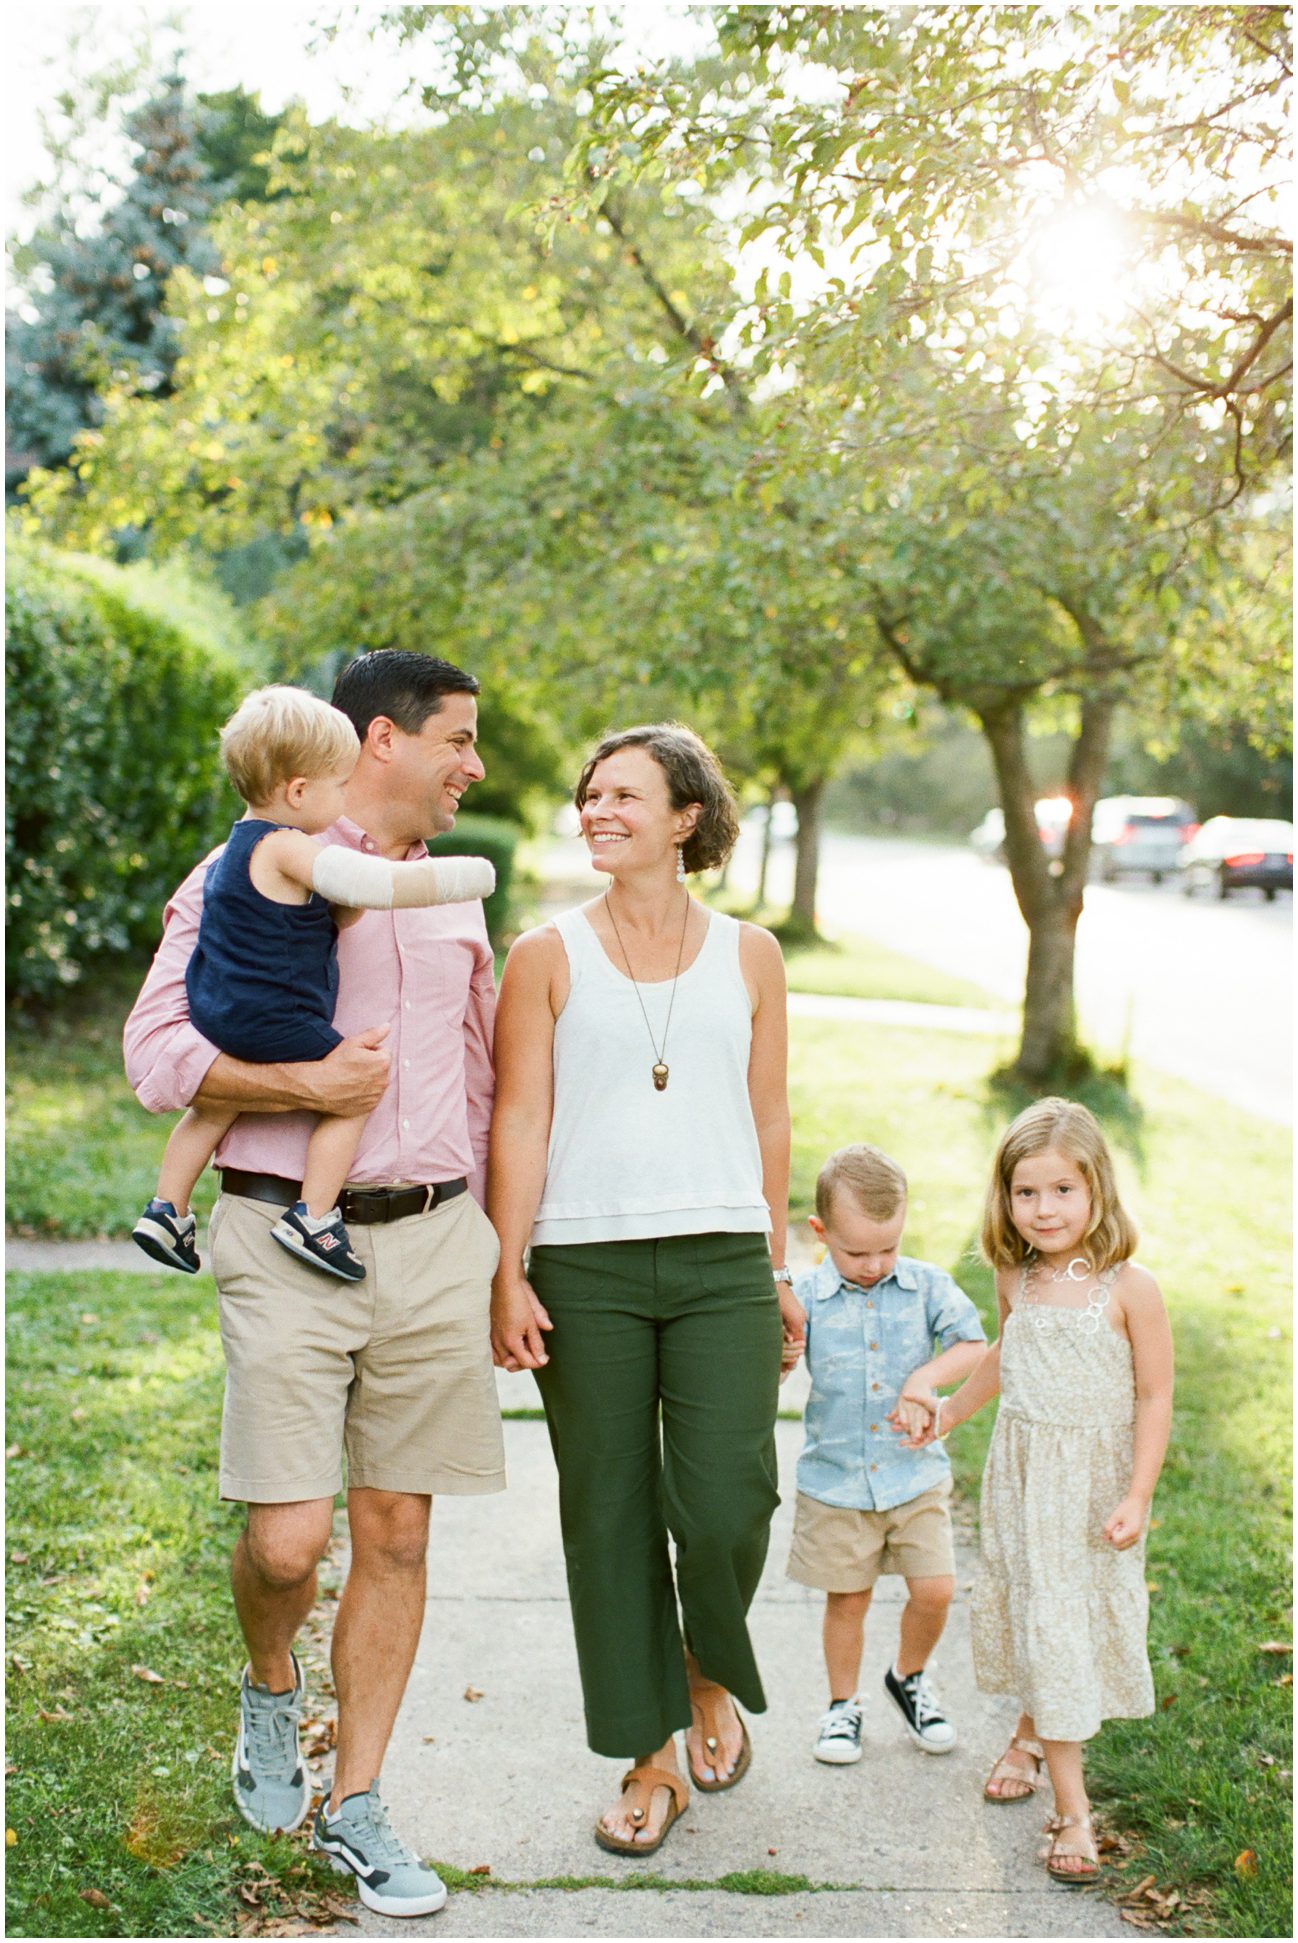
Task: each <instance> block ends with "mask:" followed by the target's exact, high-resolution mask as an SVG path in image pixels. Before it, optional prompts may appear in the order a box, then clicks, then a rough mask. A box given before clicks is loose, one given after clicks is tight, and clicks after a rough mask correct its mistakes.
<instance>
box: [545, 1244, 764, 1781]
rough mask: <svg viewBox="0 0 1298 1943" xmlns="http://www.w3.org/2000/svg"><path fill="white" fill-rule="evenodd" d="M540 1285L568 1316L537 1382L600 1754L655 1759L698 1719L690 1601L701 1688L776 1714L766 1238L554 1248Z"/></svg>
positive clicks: (557, 1314)
mask: <svg viewBox="0 0 1298 1943" xmlns="http://www.w3.org/2000/svg"><path fill="white" fill-rule="evenodd" d="M530 1274H531V1281H532V1286H533V1288H534V1289H535V1290H536V1293H537V1295H538V1296H539V1297H540V1299H541V1301H542V1302H543V1303H544V1305H545V1307H546V1309H547V1310H548V1311H549V1313H550V1318H551V1320H552V1322H553V1324H554V1328H553V1331H552V1332H551V1333H550V1334H549V1335H548V1336H547V1337H546V1349H547V1350H548V1352H549V1357H550V1360H549V1362H548V1363H547V1364H546V1366H545V1368H544V1369H541V1370H538V1371H537V1382H538V1384H539V1385H540V1389H541V1396H542V1399H543V1401H544V1403H545V1414H546V1421H547V1422H548V1424H549V1428H550V1442H551V1444H552V1446H553V1449H554V1455H555V1462H556V1463H557V1465H558V1467H559V1513H560V1521H561V1524H562V1527H563V1548H564V1557H565V1560H566V1563H567V1568H568V1590H569V1595H570V1597H571V1600H572V1617H573V1626H574V1628H575V1631H576V1635H577V1658H578V1662H579V1664H580V1667H581V1683H582V1693H583V1697H584V1700H585V1706H586V1729H587V1738H588V1739H589V1741H590V1745H591V1746H592V1748H594V1750H595V1752H596V1753H597V1754H609V1755H614V1756H619V1757H620V1756H625V1755H636V1754H645V1753H648V1752H650V1751H652V1750H653V1749H656V1748H659V1747H661V1746H662V1745H663V1743H664V1742H665V1741H666V1739H667V1737H668V1736H669V1735H670V1734H671V1733H673V1732H674V1731H675V1730H676V1729H677V1728H680V1727H688V1725H689V1723H690V1701H689V1687H688V1684H687V1681H686V1677H685V1665H684V1654H683V1651H682V1638H681V1625H680V1619H679V1617H678V1614H677V1603H676V1602H677V1592H678V1590H679V1596H680V1607H681V1612H682V1613H683V1615H684V1622H685V1635H684V1636H685V1640H686V1641H687V1642H688V1644H689V1646H690V1650H691V1651H692V1652H693V1653H694V1654H695V1655H696V1656H697V1658H698V1662H699V1666H700V1669H701V1671H702V1673H703V1675H704V1677H705V1678H707V1679H709V1680H715V1681H717V1682H718V1683H719V1684H720V1685H721V1686H723V1687H726V1688H728V1690H729V1691H730V1692H731V1693H733V1694H734V1695H735V1697H736V1699H737V1700H739V1701H740V1702H741V1704H742V1705H743V1706H745V1707H747V1708H748V1709H749V1711H750V1712H753V1713H761V1712H762V1711H763V1710H764V1708H765V1706H766V1699H765V1696H764V1694H763V1692H762V1683H761V1679H760V1676H759V1674H758V1671H757V1662H756V1660H755V1659H754V1657H753V1649H752V1644H751V1642H750V1640H749V1637H748V1624H747V1614H748V1608H749V1605H750V1604H751V1602H752V1598H753V1594H754V1592H755V1591H756V1590H757V1582H758V1580H759V1578H760V1577H761V1572H762V1566H763V1564H764V1562H765V1559H766V1547H767V1541H768V1537H769V1532H770V1523H771V1515H772V1513H773V1512H774V1510H775V1507H776V1505H777V1504H778V1503H779V1493H778V1491H777V1489H776V1464H775V1410H776V1403H777V1400H778V1396H779V1378H780V1308H779V1301H778V1299H777V1297H776V1294H775V1289H774V1285H773V1283H772V1281H771V1264H770V1256H769V1254H768V1252H767V1247H766V1242H765V1239H764V1238H763V1237H762V1236H761V1235H727V1234H708V1235H675V1236H671V1237H669V1238H667V1239H665V1240H662V1241H608V1242H585V1243H582V1244H580V1245H574V1246H571V1247H544V1246H542V1247H537V1248H534V1249H533V1250H532V1255H531V1269H530ZM668 1532H670V1533H671V1536H672V1538H673V1539H674V1540H675V1544H676V1583H675V1585H673V1581H672V1567H671V1558H670V1555H669V1552H668V1548H667V1535H668Z"/></svg>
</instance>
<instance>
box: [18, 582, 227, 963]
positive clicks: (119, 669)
mask: <svg viewBox="0 0 1298 1943" xmlns="http://www.w3.org/2000/svg"><path fill="white" fill-rule="evenodd" d="M5 608H6V620H7V628H8V632H7V639H6V647H5V671H6V679H7V691H8V707H7V714H6V721H5V749H6V758H7V764H8V789H7V794H6V802H5V852H6V859H7V864H8V887H7V898H8V913H7V915H8V931H7V939H6V951H5V979H6V986H7V989H8V990H9V992H10V993H11V995H13V996H14V997H18V998H42V997H45V996H48V995H49V994H51V993H53V992H56V991H57V990H59V989H60V988H61V987H64V986H67V985H71V984H74V983H76V981H77V980H78V979H80V978H82V977H83V976H84V975H85V973H86V971H87V970H88V969H89V968H90V967H91V966H92V965H93V964H94V963H95V962H96V960H102V959H104V958H105V957H108V956H110V955H113V954H118V953H125V952H130V951H145V950H147V949H148V948H150V947H151V946H152V945H153V944H155V943H156V941H157V937H158V932H159V928H160V920H161V912H162V906H163V904H164V903H165V901H166V898H167V896H168V895H169V893H170V892H171V890H172V889H173V888H174V886H175V884H176V882H177V881H178V879H179V878H180V877H181V876H182V875H183V873H184V872H185V871H186V870H187V869H188V868H189V866H190V864H191V863H193V862H194V860H195V859H196V858H198V857H200V856H202V854H203V852H204V851H205V850H206V849H208V848H210V846H211V845H212V844H214V843H217V842H219V841H220V839H221V837H222V836H223V835H224V834H225V832H226V830H227V829H228V827H229V824H230V822H231V820H232V818H233V817H234V815H235V814H236V813H237V809H238V805H237V802H236V800H235V798H234V797H233V795H232V794H231V793H230V790H229V787H228V785H227V784H226V783H225V780H224V776H223V773H222V771H221V767H220V762H219V758H218V754H217V743H216V730H217V728H218V727H219V725H220V723H221V722H222V721H223V720H224V719H225V717H226V716H227V715H228V714H229V712H230V710H231V709H232V708H233V707H234V705H235V703H236V702H237V700H238V698H239V695H240V693H241V692H242V690H243V689H244V688H245V687H246V686H247V685H248V670H247V668H246V667H240V666H239V665H238V664H237V663H236V662H235V661H234V659H233V658H231V657H230V656H229V655H227V654H225V653H222V652H221V651H220V650H218V649H216V648H213V647H211V646H208V645H203V644H200V643H199V642H197V641H195V640H194V639H193V638H192V636H191V635H190V634H189V633H188V632H186V631H184V630H183V629H182V628H180V627H177V626H175V625H174V624H173V623H172V622H170V621H168V620H167V619H165V618H163V616H162V615H161V614H160V613H159V612H158V610H157V605H156V603H154V602H150V603H149V605H148V606H145V605H142V604H140V603H139V602H137V601H136V600H134V599H133V598H132V596H131V592H130V587H129V580H128V578H127V576H126V575H125V574H123V573H115V572H114V570H112V569H110V568H105V567H104V566H103V565H102V564H97V565H96V567H95V570H94V572H93V574H91V573H87V572H86V571H85V570H84V569H82V568H80V567H79V566H78V564H77V563H76V562H75V561H70V560H69V559H68V558H67V557H66V556H60V555H59V554H56V553H53V552H49V551H46V550H44V549H39V548H34V547H31V546H29V545H26V544H19V545H11V546H10V549H9V559H8V563H7V568H6V576H5Z"/></svg>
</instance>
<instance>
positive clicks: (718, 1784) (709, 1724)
mask: <svg viewBox="0 0 1298 1943" xmlns="http://www.w3.org/2000/svg"><path fill="white" fill-rule="evenodd" d="M718 1694H720V1695H721V1698H722V1699H723V1700H728V1699H729V1698H730V1696H729V1694H728V1693H727V1692H726V1689H725V1688H724V1687H719V1686H718V1685H717V1683H716V1681H715V1680H704V1681H701V1682H700V1683H699V1684H698V1685H697V1686H693V1687H691V1688H690V1706H691V1707H692V1708H693V1710H694V1713H695V1715H696V1717H697V1719H698V1724H699V1731H700V1733H701V1734H702V1736H703V1752H704V1754H705V1755H707V1756H708V1757H709V1765H710V1766H711V1768H712V1771H713V1773H714V1774H715V1773H716V1765H717V1757H718V1756H719V1755H720V1753H721V1721H720V1720H719V1718H718V1713H719V1709H718V1705H717V1699H716V1696H717V1695H718ZM735 1715H736V1718H737V1719H739V1710H738V1708H736V1709H735ZM739 1732H740V1734H741V1736H742V1739H741V1741H740V1747H739V1753H738V1755H737V1756H736V1759H735V1765H734V1768H733V1770H732V1772H731V1773H730V1774H728V1775H725V1776H724V1777H723V1778H722V1779H720V1780H717V1781H706V1780H704V1778H703V1776H702V1775H701V1774H700V1773H699V1771H698V1769H697V1768H696V1767H695V1765H694V1763H693V1761H692V1760H691V1759H690V1744H689V1741H688V1740H686V1742H685V1765H686V1766H687V1767H688V1769H689V1771H690V1780H691V1781H692V1782H693V1783H694V1786H695V1787H696V1788H699V1789H701V1790H702V1792H703V1793H704V1794H705V1795H718V1794H721V1793H722V1792H723V1791H724V1790H725V1789H726V1788H733V1787H734V1786H735V1784H736V1782H739V1781H742V1780H743V1778H744V1776H745V1775H746V1774H747V1772H748V1769H749V1764H750V1763H751V1761H752V1758H753V1746H752V1742H751V1741H750V1740H749V1738H748V1729H747V1727H746V1726H745V1724H744V1722H743V1720H742V1719H739Z"/></svg>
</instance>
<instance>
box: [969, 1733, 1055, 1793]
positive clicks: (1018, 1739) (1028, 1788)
mask: <svg viewBox="0 0 1298 1943" xmlns="http://www.w3.org/2000/svg"><path fill="white" fill-rule="evenodd" d="M1016 1747H1017V1748H1018V1750H1019V1752H1020V1754H1026V1755H1027V1756H1028V1758H1029V1759H1030V1760H1033V1761H1035V1762H1036V1764H1037V1768H1036V1773H1035V1774H1024V1772H1023V1770H1022V1768H1016V1767H1012V1766H1010V1764H1009V1755H1010V1751H1011V1749H1012V1748H1016ZM1045 1758H1046V1750H1045V1748H1044V1747H1042V1745H1041V1743H1040V1741H1035V1740H1033V1739H1032V1737H1031V1735H1029V1734H1012V1735H1011V1736H1010V1744H1009V1747H1007V1748H1006V1750H1005V1752H1004V1754H1002V1755H1001V1757H1000V1759H999V1760H998V1761H997V1762H996V1764H995V1766H994V1767H993V1768H992V1771H991V1773H990V1774H989V1775H988V1777H987V1779H986V1781H984V1783H983V1800H984V1801H1028V1800H1030V1799H1031V1797H1032V1796H1033V1795H1034V1794H1035V1793H1036V1791H1037V1789H1038V1788H1039V1787H1040V1786H1041V1769H1042V1765H1043V1763H1044V1761H1045ZM993 1781H1018V1782H1021V1783H1022V1786H1023V1792H1022V1794H1017V1795H1002V1794H996V1795H993V1794H988V1792H987V1790H988V1789H989V1788H990V1787H991V1784H992V1782H993Z"/></svg>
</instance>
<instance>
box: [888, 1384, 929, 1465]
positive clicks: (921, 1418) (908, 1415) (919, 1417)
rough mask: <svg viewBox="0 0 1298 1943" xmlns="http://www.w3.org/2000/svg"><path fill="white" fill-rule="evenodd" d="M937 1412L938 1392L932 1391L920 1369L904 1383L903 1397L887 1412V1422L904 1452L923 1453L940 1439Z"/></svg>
mask: <svg viewBox="0 0 1298 1943" xmlns="http://www.w3.org/2000/svg"><path fill="white" fill-rule="evenodd" d="M937 1412H938V1396H937V1392H936V1391H935V1390H932V1389H930V1388H929V1386H928V1383H927V1381H926V1380H925V1379H924V1377H923V1373H922V1372H921V1371H918V1370H917V1371H916V1372H915V1375H914V1376H911V1377H908V1378H907V1380H906V1382H905V1383H904V1384H903V1386H902V1391H901V1395H900V1396H899V1397H898V1398H897V1401H896V1403H895V1404H894V1405H893V1407H892V1409H891V1410H890V1411H889V1412H888V1415H887V1419H886V1421H887V1422H888V1423H890V1424H891V1425H892V1427H893V1429H894V1430H895V1431H896V1432H897V1435H898V1436H899V1437H900V1438H901V1439H902V1446H901V1447H902V1449H903V1450H908V1451H914V1450H923V1448H924V1446H925V1445H926V1444H931V1443H933V1442H934V1440H935V1439H936V1437H937V1434H938V1424H937Z"/></svg>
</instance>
